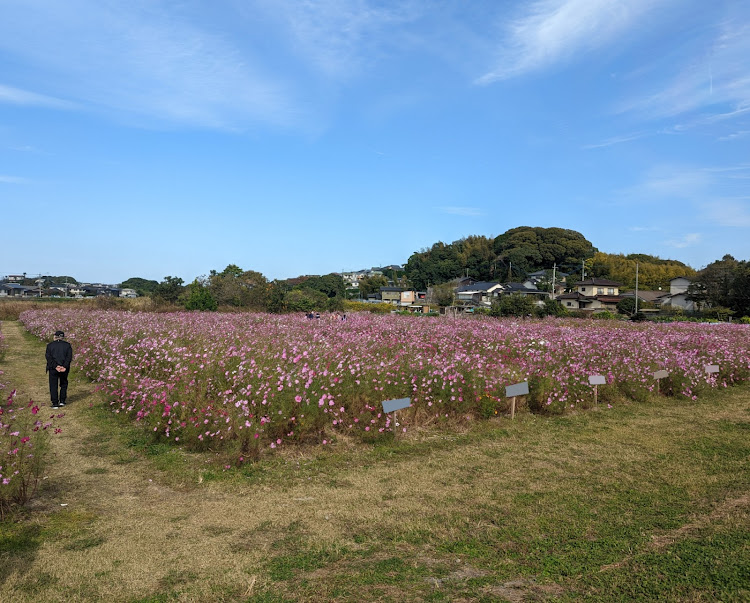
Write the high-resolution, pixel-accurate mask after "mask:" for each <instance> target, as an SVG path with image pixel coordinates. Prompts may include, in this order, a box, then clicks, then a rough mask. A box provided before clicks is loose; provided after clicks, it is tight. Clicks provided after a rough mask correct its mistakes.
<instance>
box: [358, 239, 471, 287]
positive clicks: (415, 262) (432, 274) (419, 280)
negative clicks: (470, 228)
mask: <svg viewBox="0 0 750 603" xmlns="http://www.w3.org/2000/svg"><path fill="white" fill-rule="evenodd" d="M463 268H464V267H463V266H462V265H461V260H460V258H459V254H458V247H457V246H456V245H446V244H445V243H443V242H442V241H439V242H437V243H435V244H434V245H433V246H432V247H431V248H430V249H428V250H423V251H420V252H417V253H413V254H412V255H411V257H410V258H409V261H408V262H406V266H405V269H406V275H407V276H408V277H409V280H410V281H411V282H412V283H413V284H414V286H415V287H416V288H417V289H422V290H425V289H427V287H429V286H430V285H436V284H440V283H445V282H447V281H450V280H452V279H454V278H456V277H458V276H460V275H461V273H462V269H463ZM360 287H361V285H360Z"/></svg>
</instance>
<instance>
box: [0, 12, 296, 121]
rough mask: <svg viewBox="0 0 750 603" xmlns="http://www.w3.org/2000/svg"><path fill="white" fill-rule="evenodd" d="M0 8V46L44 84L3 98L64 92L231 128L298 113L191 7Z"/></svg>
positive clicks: (92, 103) (254, 58)
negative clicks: (42, 88)
mask: <svg viewBox="0 0 750 603" xmlns="http://www.w3.org/2000/svg"><path fill="white" fill-rule="evenodd" d="M2 10H3V17H4V18H3V19H0V51H4V52H5V53H6V54H10V55H11V56H13V57H14V59H15V61H16V62H18V63H21V64H26V65H28V66H29V70H31V71H33V72H35V73H36V74H37V78H38V79H39V78H40V77H42V79H41V81H43V82H44V90H40V91H39V94H36V95H33V94H31V93H29V94H26V95H22V94H19V93H18V91H15V92H13V91H14V89H7V88H6V89H5V97H6V98H7V99H15V101H16V102H27V103H31V102H36V103H37V104H42V103H45V102H46V103H47V104H49V103H51V102H52V101H50V100H48V99H49V98H56V97H64V98H69V99H71V100H72V101H74V102H77V103H78V104H82V105H86V106H87V107H88V108H89V109H94V108H95V109H98V110H99V111H115V112H121V113H124V114H128V115H133V114H134V115H140V116H143V117H146V118H150V119H156V120H165V121H168V122H174V123H182V124H189V125H197V126H204V127H217V128H230V129H232V128H238V127H239V128H242V127H246V126H248V125H249V124H253V123H257V122H265V123H269V122H270V123H273V124H277V125H278V124H282V125H285V124H289V123H292V122H295V120H299V119H301V114H303V112H304V111H303V109H302V105H301V104H299V105H298V104H295V102H294V101H293V99H292V93H291V90H290V89H289V85H288V84H287V83H285V82H284V79H283V78H282V77H280V76H279V74H278V73H277V72H275V71H273V70H272V69H271V68H270V66H266V65H264V64H262V61H261V60H260V59H259V58H258V55H257V53H256V52H255V51H254V50H253V48H252V46H251V45H248V44H246V43H245V40H244V38H243V37H242V36H241V35H238V36H235V37H232V36H231V35H228V34H227V35H225V34H224V33H215V31H214V30H212V29H210V28H209V27H208V26H204V24H203V23H202V22H201V20H200V19H195V16H194V15H193V14H190V13H191V11H198V10H199V7H198V6H197V5H191V4H190V3H187V4H183V5H177V4H170V5H168V4H166V3H159V2H145V1H143V0H134V1H133V2H129V3H126V4H118V3H101V2H94V1H92V0H70V1H69V2H65V3H62V4H60V3H57V2H54V1H51V0H28V2H27V1H24V2H20V1H19V0H9V1H8V2H6V3H4V5H3V9H2ZM22 77H23V76H22V74H20V75H18V76H17V78H16V79H17V80H20V79H22ZM42 92H43V93H45V94H41V93H42ZM11 93H13V94H11Z"/></svg>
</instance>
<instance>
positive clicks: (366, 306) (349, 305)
mask: <svg viewBox="0 0 750 603" xmlns="http://www.w3.org/2000/svg"><path fill="white" fill-rule="evenodd" d="M341 305H342V310H344V311H345V312H371V313H372V314H390V313H391V311H392V310H393V306H392V305H391V304H370V303H367V302H359V301H354V300H347V301H343V302H342V304H341Z"/></svg>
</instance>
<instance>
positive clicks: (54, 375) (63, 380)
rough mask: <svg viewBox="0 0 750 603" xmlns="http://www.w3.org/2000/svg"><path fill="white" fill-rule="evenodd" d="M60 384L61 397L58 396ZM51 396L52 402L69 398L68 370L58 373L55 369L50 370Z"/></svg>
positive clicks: (55, 402)
mask: <svg viewBox="0 0 750 603" xmlns="http://www.w3.org/2000/svg"><path fill="white" fill-rule="evenodd" d="M58 382H59V385H60V397H59V398H58V397H57V386H58ZM49 397H50V400H52V404H57V403H58V402H65V400H66V399H67V398H68V371H65V372H64V373H58V372H57V371H56V370H55V369H52V370H51V371H50V372H49Z"/></svg>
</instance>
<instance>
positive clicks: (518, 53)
mask: <svg viewBox="0 0 750 603" xmlns="http://www.w3.org/2000/svg"><path fill="white" fill-rule="evenodd" d="M656 4H657V3H656V2H653V1H652V0H629V1H628V2H612V1H611V0H538V1H536V2H533V3H530V4H524V5H523V6H524V7H525V13H524V14H523V15H521V16H520V17H519V18H517V19H516V20H514V21H512V22H511V23H510V24H509V25H508V26H507V31H506V32H505V35H504V37H503V39H502V40H501V44H500V49H499V52H498V57H497V60H496V66H495V67H494V68H492V69H491V70H490V71H488V72H487V73H485V74H484V75H483V76H481V77H480V78H479V79H478V80H477V83H479V84H489V83H491V82H494V81H497V80H503V79H508V78H511V77H514V76H518V75H522V74H525V73H527V72H530V71H534V70H537V69H542V68H545V67H548V66H550V65H553V64H556V63H559V62H561V61H566V60H569V59H570V58H571V57H572V56H574V55H575V54H577V53H580V52H585V51H589V50H592V49H595V48H599V47H602V46H605V45H607V44H609V43H610V42H611V41H612V40H614V39H616V38H618V37H619V36H621V35H622V34H623V33H624V32H626V31H627V30H628V29H630V28H631V27H633V26H635V25H638V24H639V20H640V18H641V17H642V16H643V15H644V14H645V13H646V12H648V11H649V10H651V9H652V8H654V7H655V6H656Z"/></svg>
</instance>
